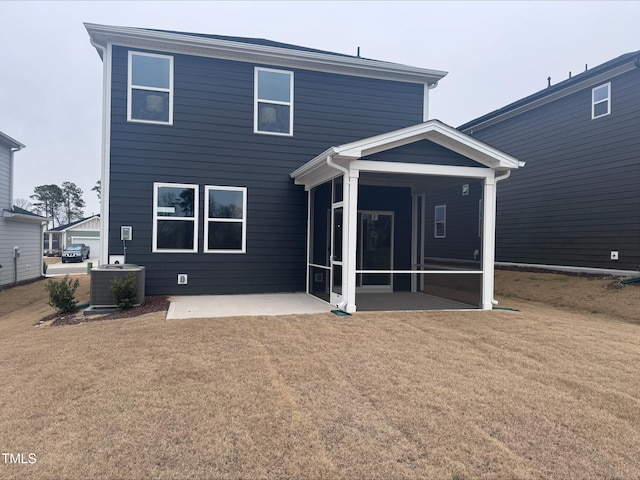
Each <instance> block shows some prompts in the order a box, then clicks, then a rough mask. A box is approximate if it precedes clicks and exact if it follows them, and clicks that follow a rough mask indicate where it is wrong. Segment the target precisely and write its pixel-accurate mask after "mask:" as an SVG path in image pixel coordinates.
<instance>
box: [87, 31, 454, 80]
mask: <svg viewBox="0 0 640 480" xmlns="http://www.w3.org/2000/svg"><path fill="white" fill-rule="evenodd" d="M84 25H85V28H86V29H87V32H88V33H89V37H90V39H91V43H92V44H93V45H94V47H96V49H97V50H98V54H99V55H100V56H101V57H102V51H101V49H100V48H98V47H106V46H107V44H109V43H112V44H115V45H122V46H125V47H132V48H141V49H147V50H156V51H162V52H174V53H182V54H187V55H199V56H204V57H212V58H221V59H227V60H235V61H240V62H249V63H256V64H263V65H274V66H281V67H288V68H301V69H307V70H317V71H324V72H330V73H338V74H343V75H355V76H362V77H369V78H379V79H384V80H396V81H404V82H411V83H420V84H426V85H429V86H435V85H436V84H437V83H438V81H439V80H440V79H441V78H443V77H444V76H445V75H446V74H447V72H444V71H441V70H431V69H426V68H419V67H411V66H408V65H402V64H399V63H391V62H385V61H381V60H372V59H367V58H362V57H357V56H350V55H344V54H340V53H335V52H327V51H324V50H317V49H313V48H307V47H301V46H298V45H291V44H287V43H281V42H275V41H272V40H265V39H257V38H247V37H230V36H225V35H209V34H202V33H187V32H176V31H172V30H154V29H147V28H135V27H117V26H109V25H97V24H92V23H85V24H84ZM103 60H104V59H103Z"/></svg>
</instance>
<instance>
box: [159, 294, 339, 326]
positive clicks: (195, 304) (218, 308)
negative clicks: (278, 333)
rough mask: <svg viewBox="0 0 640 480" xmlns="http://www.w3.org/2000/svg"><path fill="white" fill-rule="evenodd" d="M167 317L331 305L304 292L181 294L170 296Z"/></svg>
mask: <svg viewBox="0 0 640 480" xmlns="http://www.w3.org/2000/svg"><path fill="white" fill-rule="evenodd" d="M170 300H171V305H170V306H169V311H168V312H167V320H177V319H184V318H214V317H237V316H255V315H268V316H276V315H296V314H305V313H324V312H330V311H331V310H332V309H334V308H335V307H334V306H332V305H330V304H328V303H326V302H323V301H322V300H319V299H317V298H316V297H313V296H311V295H308V294H306V293H264V294H256V295H184V296H182V295H181V296H173V297H170Z"/></svg>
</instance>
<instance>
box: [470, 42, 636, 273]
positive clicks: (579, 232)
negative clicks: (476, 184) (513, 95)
mask: <svg viewBox="0 0 640 480" xmlns="http://www.w3.org/2000/svg"><path fill="white" fill-rule="evenodd" d="M459 129H460V130H462V131H463V132H465V133H466V134H468V135H471V136H473V137H474V138H477V139H480V140H482V141H484V142H487V143H489V144H491V145H493V146H495V147H496V148H500V149H502V150H504V151H506V152H509V153H510V154H512V155H515V156H517V157H518V158H519V159H521V160H524V161H526V162H527V168H526V169H525V171H517V172H513V175H512V176H511V179H510V180H509V181H508V182H505V183H504V185H502V187H501V188H500V192H499V195H498V210H497V235H496V236H497V253H496V255H497V257H496V259H497V260H498V261H499V262H504V263H507V264H516V265H529V266H530V265H538V266H544V267H551V268H559V269H563V270H574V269H578V270H584V269H585V268H594V269H606V270H610V269H613V270H627V271H630V272H637V270H639V269H640V195H638V193H639V192H640V51H638V52H632V53H628V54H625V55H622V56H620V57H618V58H615V59H613V60H611V61H608V62H606V63H604V64H602V65H599V66H597V67H594V68H591V69H587V70H585V71H584V72H582V73H580V74H578V75H574V76H571V77H570V78H568V79H566V80H564V81H562V82H560V83H558V84H556V85H550V86H548V88H545V89H544V90H541V91H539V92H537V93H534V94H533V95H530V96H528V97H526V98H523V99H522V100H518V101H517V102H514V103H512V104H510V105H507V106H506V107H504V108H501V109H499V110H496V111H494V112H491V113H489V114H487V115H484V116H482V117H480V118H477V119H475V120H473V121H471V122H468V123H466V124H464V125H462V126H461V127H459Z"/></svg>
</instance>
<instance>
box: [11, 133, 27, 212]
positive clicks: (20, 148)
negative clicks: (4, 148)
mask: <svg viewBox="0 0 640 480" xmlns="http://www.w3.org/2000/svg"><path fill="white" fill-rule="evenodd" d="M23 148H24V145H20V146H18V147H15V148H10V149H9V209H10V210H13V172H14V166H13V154H14V153H16V152H19V151H20V150H22V149H23Z"/></svg>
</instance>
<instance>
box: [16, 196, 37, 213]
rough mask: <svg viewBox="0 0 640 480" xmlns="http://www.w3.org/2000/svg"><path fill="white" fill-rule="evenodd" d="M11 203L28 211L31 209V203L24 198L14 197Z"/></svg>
mask: <svg viewBox="0 0 640 480" xmlns="http://www.w3.org/2000/svg"><path fill="white" fill-rule="evenodd" d="M13 205H14V206H16V207H18V208H21V209H23V210H26V211H28V212H31V211H32V210H33V203H31V202H30V201H29V200H26V199H24V198H14V199H13Z"/></svg>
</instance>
